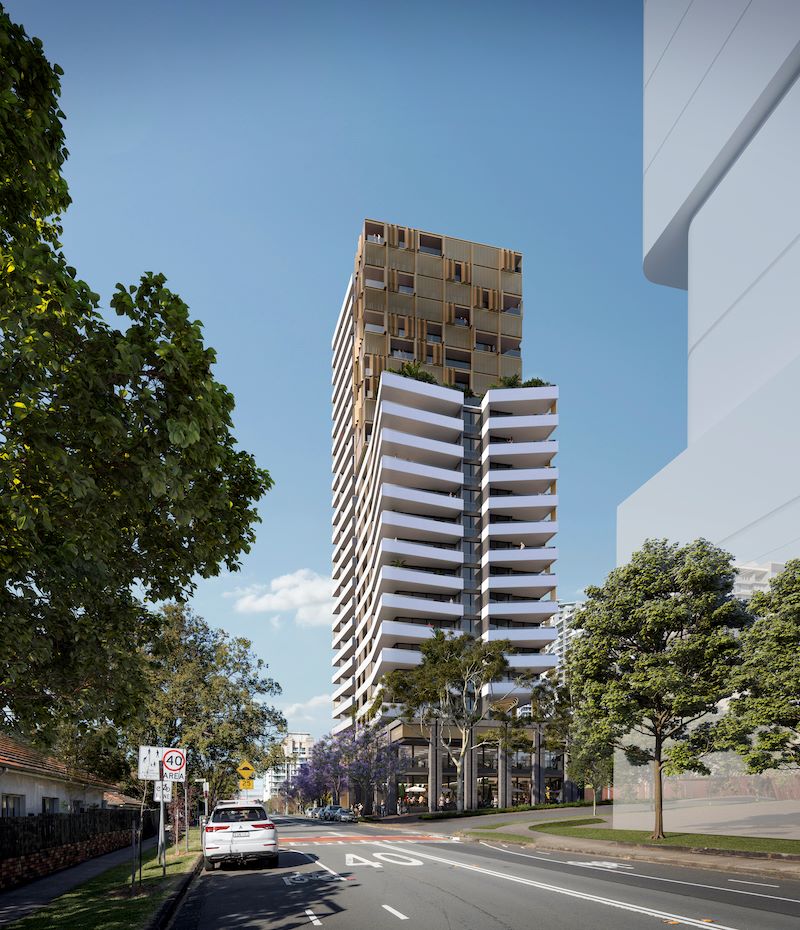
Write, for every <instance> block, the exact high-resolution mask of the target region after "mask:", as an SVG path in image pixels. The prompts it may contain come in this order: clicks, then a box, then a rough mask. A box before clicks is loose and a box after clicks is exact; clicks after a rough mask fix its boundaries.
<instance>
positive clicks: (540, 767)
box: [531, 725, 544, 804]
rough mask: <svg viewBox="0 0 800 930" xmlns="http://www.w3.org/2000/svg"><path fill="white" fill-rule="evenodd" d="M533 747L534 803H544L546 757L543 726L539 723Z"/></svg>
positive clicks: (532, 784) (532, 781)
mask: <svg viewBox="0 0 800 930" xmlns="http://www.w3.org/2000/svg"><path fill="white" fill-rule="evenodd" d="M534 741H535V745H534V747H533V771H532V772H531V791H532V794H533V803H534V804H543V803H544V759H543V753H544V750H543V748H542V727H541V725H537V727H536V734H535V736H534Z"/></svg>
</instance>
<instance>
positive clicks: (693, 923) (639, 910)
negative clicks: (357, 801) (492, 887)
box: [378, 843, 744, 930]
mask: <svg viewBox="0 0 800 930" xmlns="http://www.w3.org/2000/svg"><path fill="white" fill-rule="evenodd" d="M378 845H382V846H385V845H386V844H384V843H381V844H378ZM389 848H391V847H389ZM418 855H419V856H421V857H422V858H423V859H430V860H431V862H442V863H444V865H450V866H454V867H455V868H457V869H470V870H473V871H478V872H480V873H481V874H483V875H489V876H491V877H492V878H501V879H503V880H504V881H507V882H514V883H515V884H517V885H527V886H528V887H529V888H539V889H541V890H542V891H552V892H553V893H555V894H563V895H566V896H567V897H568V898H578V899H579V900H582V901H589V902H591V903H592V904H603V905H605V906H606V907H615V908H618V909H619V910H622V911H631V912H632V913H634V914H645V915H646V916H648V917H660V918H662V920H677V921H678V922H679V923H682V924H685V925H686V926H687V927H700V928H701V930H705V928H706V927H708V921H707V920H700V919H697V918H695V917H684V916H682V915H681V914H670V913H668V912H667V911H659V910H656V909H655V908H653V907H643V906H641V905H639V904H628V903H627V902H626V901H618V900H616V899H615V898H601V897H600V896H599V895H594V894H589V893H588V892H585V891H574V890H573V889H571V888H562V887H559V886H558V885H548V884H545V883H544V882H537V881H534V880H533V879H531V878H521V877H520V876H518V875H510V874H508V873H506V872H495V871H494V870H492V869H487V868H483V867H482V866H473V865H471V864H467V863H464V862H459V861H458V860H456V859H443V858H442V857H441V856H432V855H430V854H429V853H418ZM611 874H614V873H611ZM714 926H715V928H716V930H744V928H741V927H730V926H728V925H726V924H719V923H715V924H714Z"/></svg>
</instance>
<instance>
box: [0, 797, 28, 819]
mask: <svg viewBox="0 0 800 930" xmlns="http://www.w3.org/2000/svg"><path fill="white" fill-rule="evenodd" d="M24 816H25V795H24V794H4V795H3V796H2V797H0V817H24Z"/></svg>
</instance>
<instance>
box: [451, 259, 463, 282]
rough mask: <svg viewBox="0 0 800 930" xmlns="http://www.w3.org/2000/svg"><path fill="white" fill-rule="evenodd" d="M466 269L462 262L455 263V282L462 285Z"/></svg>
mask: <svg viewBox="0 0 800 930" xmlns="http://www.w3.org/2000/svg"><path fill="white" fill-rule="evenodd" d="M463 272H464V269H463V266H462V264H461V262H453V280H454V281H455V282H456V283H458V284H460V283H461V281H462V280H463V278H464V274H463Z"/></svg>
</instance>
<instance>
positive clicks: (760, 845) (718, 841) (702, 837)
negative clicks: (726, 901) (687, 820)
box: [528, 817, 800, 855]
mask: <svg viewBox="0 0 800 930" xmlns="http://www.w3.org/2000/svg"><path fill="white" fill-rule="evenodd" d="M597 823H605V821H604V820H603V819H602V818H601V817H587V818H586V819H584V820H556V821H549V822H547V823H537V824H531V825H530V826H529V827H528V829H529V830H535V831H537V832H538V833H552V834H554V835H556V836H573V837H578V838H580V839H587V840H612V841H613V842H615V843H639V844H643V845H646V846H685V847H689V848H691V849H719V850H722V851H734V852H758V853H789V854H793V855H800V840H781V839H772V838H770V837H764V836H716V835H714V834H711V833H668V834H667V836H666V839H663V840H653V839H650V831H649V830H612V829H611V827H595V826H590V825H591V824H597Z"/></svg>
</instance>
